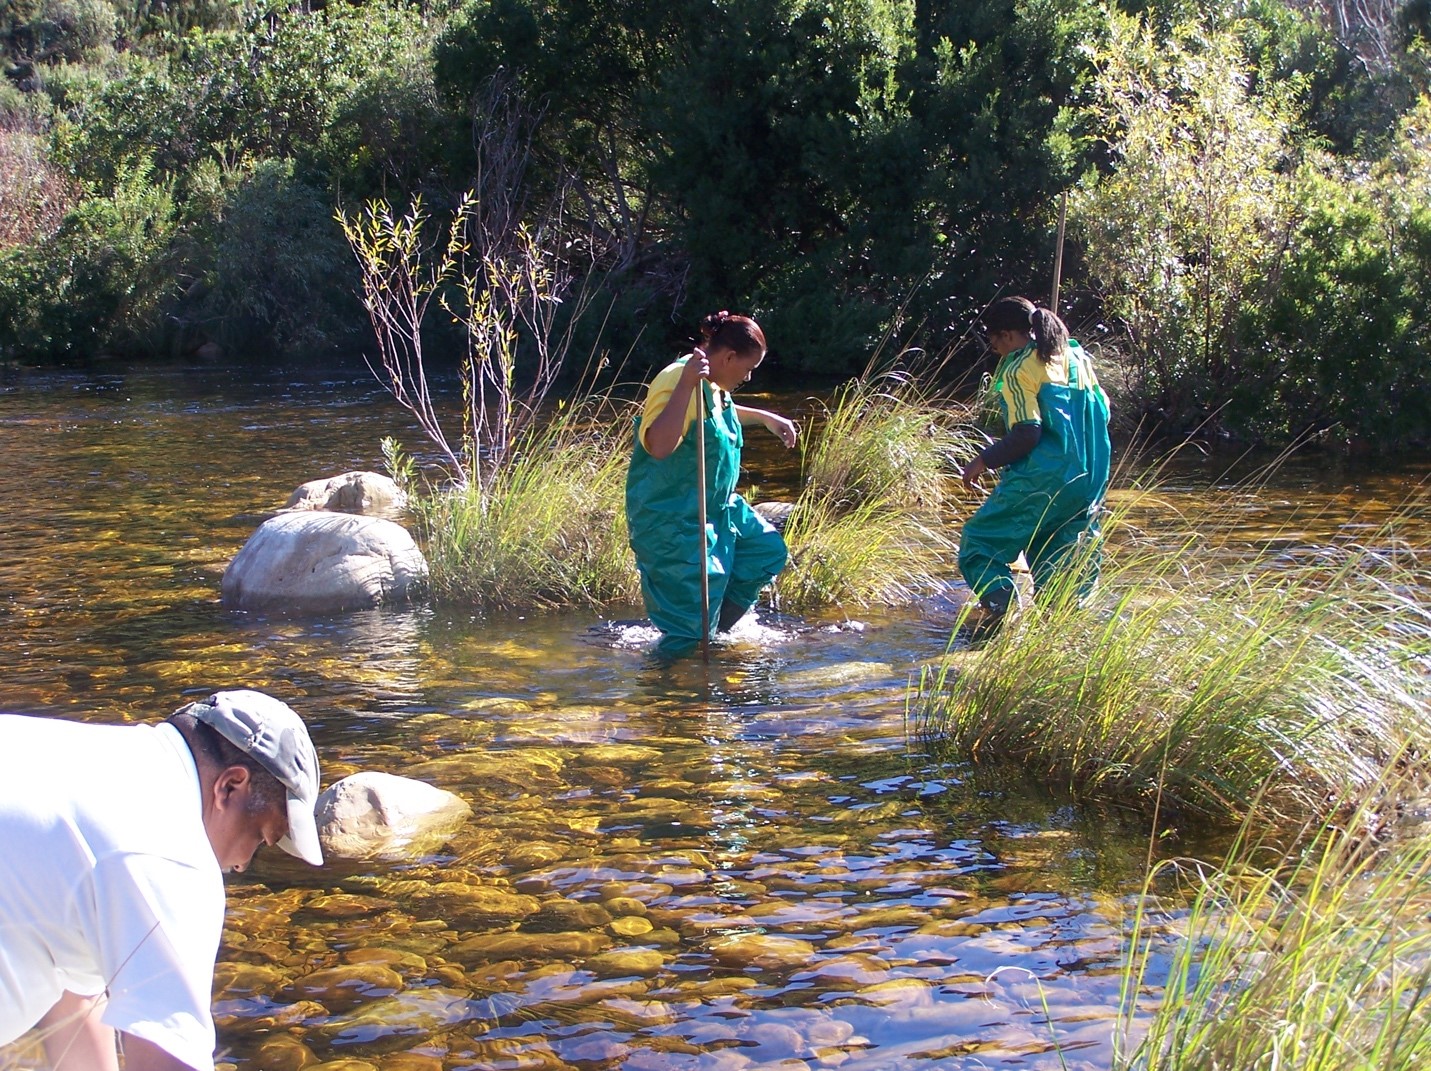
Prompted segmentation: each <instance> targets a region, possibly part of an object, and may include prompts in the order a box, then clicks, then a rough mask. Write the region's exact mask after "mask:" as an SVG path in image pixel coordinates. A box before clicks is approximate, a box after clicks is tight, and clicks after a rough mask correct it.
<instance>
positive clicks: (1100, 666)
mask: <svg viewBox="0 0 1431 1071" xmlns="http://www.w3.org/2000/svg"><path fill="white" fill-rule="evenodd" d="M1236 505H1237V503H1236V501H1235V500H1229V502H1228V503H1227V505H1226V507H1225V509H1224V511H1223V512H1222V513H1221V514H1220V515H1219V513H1218V510H1217V508H1216V507H1215V506H1212V505H1210V507H1209V515H1208V516H1206V517H1202V518H1199V521H1198V524H1199V527H1200V531H1201V532H1202V533H1205V534H1199V535H1196V536H1190V537H1187V538H1186V539H1184V540H1183V541H1181V542H1174V543H1171V544H1170V543H1167V542H1165V541H1155V540H1151V539H1141V538H1139V537H1138V536H1137V535H1136V533H1134V532H1133V531H1132V530H1131V528H1130V527H1129V526H1127V525H1122V524H1120V523H1119V521H1118V519H1117V518H1116V517H1115V520H1114V522H1113V523H1112V524H1111V525H1110V526H1109V527H1110V538H1109V544H1110V548H1111V549H1110V550H1109V552H1108V562H1107V564H1106V566H1105V569H1104V575H1103V581H1102V590H1101V594H1100V595H1099V596H1098V597H1097V598H1094V599H1092V600H1089V601H1088V604H1087V605H1085V604H1084V601H1083V600H1080V599H1079V598H1078V596H1077V594H1076V593H1075V592H1074V591H1073V590H1072V585H1065V586H1063V587H1062V588H1055V589H1054V590H1052V591H1050V592H1049V593H1048V597H1047V598H1046V599H1044V600H1042V601H1040V602H1039V603H1038V604H1036V605H1034V606H1032V607H1030V608H1028V609H1026V610H1025V611H1023V612H1022V613H1021V614H1019V615H1018V616H1017V617H1016V618H1015V619H1014V620H1013V621H1012V622H1011V623H1009V624H1007V625H1006V626H1005V628H1004V630H1003V631H1002V632H1000V633H998V634H996V636H995V637H994V638H993V639H992V640H991V641H990V642H989V643H988V644H987V646H985V647H984V648H983V649H982V650H980V651H978V652H959V651H951V653H950V654H949V655H948V656H946V658H945V659H944V660H943V661H942V662H941V663H939V664H937V665H935V666H931V667H927V668H926V669H925V671H924V672H923V674H922V676H921V679H920V681H919V685H918V690H917V693H916V694H914V695H913V696H912V697H911V706H912V714H913V717H914V720H915V723H916V724H917V726H918V728H919V731H920V732H922V733H923V734H924V735H925V736H926V737H928V738H929V739H930V740H931V741H932V743H933V744H934V746H935V747H936V748H937V749H941V750H943V751H944V752H945V753H946V754H950V753H952V754H956V755H958V756H961V757H969V758H972V759H974V760H975V761H999V762H1002V761H1012V762H1014V763H1017V764H1020V765H1022V766H1023V767H1024V768H1026V769H1027V770H1028V771H1030V772H1032V773H1033V774H1034V775H1035V776H1038V777H1041V778H1042V779H1044V780H1046V781H1047V782H1048V783H1049V784H1050V785H1052V786H1054V787H1055V788H1060V789H1063V790H1066V791H1068V792H1069V793H1071V794H1072V795H1073V796H1074V797H1080V798H1090V799H1101V800H1107V801H1111V802H1114V803H1117V804H1121V805H1125V806H1128V807H1131V808H1135V809H1141V810H1143V811H1145V812H1147V813H1149V814H1151V815H1162V816H1166V817H1173V818H1176V817H1178V816H1186V815H1189V814H1200V815H1206V816H1212V817H1214V818H1216V819H1222V820H1237V819H1240V818H1241V817H1243V816H1244V815H1245V814H1246V810H1247V807H1248V805H1249V803H1250V801H1252V800H1253V799H1260V800H1261V806H1262V807H1263V808H1264V813H1268V814H1277V815H1280V816H1282V817H1284V818H1295V819H1302V818H1305V817H1307V816H1317V815H1325V814H1329V813H1333V812H1335V811H1336V810H1338V809H1339V808H1343V807H1345V805H1346V801H1347V800H1348V799H1356V798H1357V795H1358V793H1360V792H1361V791H1363V790H1364V789H1365V788H1366V786H1368V785H1370V784H1372V783H1374V782H1375V781H1376V779H1377V778H1378V777H1379V776H1380V772H1381V770H1382V769H1383V768H1384V765H1385V763H1386V762H1387V760H1388V758H1389V757H1390V756H1391V755H1394V754H1400V753H1401V752H1402V750H1403V749H1404V748H1405V747H1406V746H1407V744H1408V743H1409V742H1411V741H1416V740H1421V741H1424V740H1425V739H1427V733H1428V731H1431V705H1429V704H1431V675H1429V674H1428V672H1427V670H1428V667H1431V613H1428V609H1427V604H1426V597H1425V593H1426V592H1427V591H1428V590H1431V577H1428V575H1427V573H1426V570H1425V568H1424V566H1422V565H1421V564H1420V563H1419V561H1418V558H1417V556H1416V555H1415V554H1414V553H1411V552H1409V551H1405V550H1404V549H1398V548H1397V546H1396V543H1395V538H1394V532H1388V533H1385V539H1384V540H1382V541H1381V544H1382V545H1381V546H1380V548H1379V549H1377V548H1370V547H1355V546H1349V545H1348V546H1339V547H1321V548H1315V549H1309V551H1308V553H1307V554H1304V555H1300V556H1299V555H1294V554H1287V553H1273V552H1271V551H1268V552H1266V553H1262V554H1256V553H1253V554H1246V555H1245V556H1244V557H1243V558H1241V559H1240V560H1236V561H1233V562H1229V558H1228V556H1227V555H1226V554H1225V553H1221V552H1217V553H1215V552H1214V551H1212V550H1210V549H1209V544H1210V543H1213V542H1216V541H1217V540H1218V538H1219V537H1218V534H1217V529H1218V528H1219V527H1220V526H1222V527H1224V528H1230V527H1231V526H1232V524H1233V521H1234V519H1235V510H1236Z"/></svg>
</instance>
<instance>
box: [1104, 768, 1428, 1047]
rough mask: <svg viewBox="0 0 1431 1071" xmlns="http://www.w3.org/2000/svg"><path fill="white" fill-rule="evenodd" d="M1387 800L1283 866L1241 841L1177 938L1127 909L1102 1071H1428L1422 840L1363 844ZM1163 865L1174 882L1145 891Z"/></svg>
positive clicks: (1208, 876) (1164, 921)
mask: <svg viewBox="0 0 1431 1071" xmlns="http://www.w3.org/2000/svg"><path fill="white" fill-rule="evenodd" d="M1399 795H1400V790H1399V788H1398V787H1397V786H1396V785H1395V775H1393V778H1392V781H1391V783H1390V784H1387V785H1379V786H1377V788H1376V791H1375V792H1373V793H1372V794H1371V795H1370V796H1369V797H1368V802H1367V803H1365V804H1363V805H1362V806H1361V807H1359V808H1358V809H1357V812H1356V813H1354V814H1353V815H1352V818H1353V821H1351V822H1348V823H1346V824H1345V825H1343V826H1342V827H1340V828H1334V827H1330V826H1326V827H1323V828H1322V829H1321V830H1320V832H1319V833H1318V834H1317V835H1315V836H1314V837H1313V838H1311V841H1310V843H1309V844H1308V846H1307V847H1305V848H1304V849H1303V850H1302V851H1300V852H1299V853H1298V855H1297V856H1296V858H1295V860H1294V862H1293V863H1292V864H1291V865H1290V866H1283V865H1281V858H1282V856H1281V853H1280V852H1278V851H1277V850H1276V849H1263V848H1261V847H1259V846H1258V845H1257V844H1256V843H1253V842H1249V841H1246V840H1243V841H1240V842H1239V843H1238V845H1237V846H1236V848H1235V849H1234V851H1233V853H1232V854H1231V856H1230V857H1229V861H1228V862H1227V863H1226V864H1225V865H1224V866H1223V867H1222V868H1221V869H1219V870H1216V871H1213V872H1211V873H1209V872H1207V871H1205V870H1203V871H1201V872H1200V873H1199V880H1198V883H1197V887H1196V892H1195V895H1194V897H1193V900H1192V906H1191V908H1190V910H1189V911H1188V912H1187V915H1186V917H1185V918H1184V919H1181V920H1178V924H1177V925H1175V926H1172V927H1170V926H1169V922H1170V921H1172V920H1170V919H1169V918H1168V917H1167V916H1159V915H1158V914H1157V913H1156V912H1154V911H1153V910H1152V909H1150V908H1147V907H1145V908H1143V909H1142V910H1140V912H1139V913H1138V916H1137V917H1136V919H1135V927H1134V932H1133V934H1132V938H1131V948H1132V954H1131V955H1130V956H1129V959H1128V962H1127V964H1126V966H1125V967H1124V974H1123V999H1122V1007H1121V1009H1120V1016H1119V1031H1118V1038H1119V1045H1118V1051H1117V1054H1116V1056H1115V1059H1114V1063H1113V1067H1114V1068H1115V1071H1219V1069H1229V1071H1230V1069H1236V1071H1264V1069H1265V1071H1274V1069H1275V1071H1363V1069H1366V1068H1383V1069H1388V1071H1419V1069H1421V1068H1424V1067H1428V1066H1431V927H1428V926H1427V923H1426V919H1427V915H1428V912H1431V884H1428V879H1431V834H1428V833H1427V831H1425V830H1424V829H1422V830H1418V831H1413V832H1411V833H1410V834H1408V835H1405V836H1402V837H1400V838H1393V839H1392V840H1391V841H1390V842H1389V844H1387V845H1384V846H1381V847H1378V846H1376V845H1371V844H1368V842H1367V838H1366V836H1365V834H1364V832H1363V830H1364V828H1365V827H1366V826H1368V825H1371V824H1374V823H1375V822H1377V821H1379V820H1380V818H1381V815H1380V814H1379V813H1376V812H1379V810H1380V809H1381V808H1382V807H1384V806H1385V804H1386V802H1387V800H1389V799H1395V798H1397V797H1398V796H1399ZM1269 858H1272V859H1275V860H1277V862H1276V863H1275V864H1272V865H1271V866H1270V868H1269V864H1268V859H1269ZM1169 869H1172V870H1173V871H1174V872H1176V873H1178V874H1182V873H1184V872H1185V870H1184V868H1183V867H1181V866H1180V865H1178V864H1175V863H1165V864H1163V865H1162V867H1160V870H1159V872H1155V875H1154V876H1153V877H1152V878H1150V884H1151V882H1152V881H1154V880H1157V881H1159V882H1161V881H1162V880H1163V878H1164V877H1165V876H1166V874H1167V872H1168V870H1169ZM1144 902H1145V903H1147V902H1148V901H1147V900H1146V899H1145V901H1144ZM1170 930H1171V931H1172V932H1169V931H1170ZM1164 972H1166V978H1164V977H1163V974H1164ZM1159 990H1161V1000H1160V1001H1159V1002H1158V1003H1157V1004H1156V1005H1155V1006H1154V1007H1153V1009H1152V1010H1151V1011H1149V1010H1147V1004H1148V1003H1149V1002H1150V1001H1151V1000H1152V999H1155V998H1156V996H1157V994H1158V992H1159Z"/></svg>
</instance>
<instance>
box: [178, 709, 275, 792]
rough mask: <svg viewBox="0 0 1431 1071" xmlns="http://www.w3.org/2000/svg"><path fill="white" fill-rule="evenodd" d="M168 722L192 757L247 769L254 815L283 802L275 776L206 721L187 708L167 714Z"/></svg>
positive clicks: (223, 765)
mask: <svg viewBox="0 0 1431 1071" xmlns="http://www.w3.org/2000/svg"><path fill="white" fill-rule="evenodd" d="M169 722H170V723H171V724H172V725H173V726H174V727H175V728H176V729H178V730H179V731H180V733H182V734H183V736H184V740H185V741H186V742H187V743H188V745H189V750H190V751H193V752H194V753H195V754H194V758H195V759H196V760H197V759H199V758H201V757H202V758H203V759H205V760H206V761H207V762H209V763H210V764H211V765H213V766H214V767H215V768H216V769H219V770H226V769H228V768H229V767H230V766H242V767H243V768H244V769H246V770H247V771H248V772H249V778H250V780H251V782H252V784H253V793H252V795H251V796H250V798H249V812H250V813H254V814H256V813H259V812H262V811H267V810H270V809H273V808H278V807H282V806H284V805H285V804H286V801H287V799H288V790H287V789H285V788H284V787H283V783H282V782H281V781H279V780H278V778H276V777H274V776H273V774H271V773H269V772H268V770H267V769H266V768H265V767H264V765H263V763H261V762H259V761H258V760H257V759H255V758H254V757H253V756H252V755H250V754H249V753H248V752H247V751H244V750H243V749H242V748H240V747H239V746H238V745H236V744H234V743H233V742H231V741H230V740H228V739H227V738H225V737H224V735H223V734H222V733H220V732H219V731H218V730H217V729H215V728H214V727H213V726H212V725H210V724H209V723H208V722H203V721H200V720H199V719H198V718H197V717H195V716H194V715H193V714H192V713H190V712H189V708H188V707H181V708H180V709H178V710H176V711H174V713H173V714H171V715H170V716H169ZM200 752H202V756H201V755H200V754H199V753H200Z"/></svg>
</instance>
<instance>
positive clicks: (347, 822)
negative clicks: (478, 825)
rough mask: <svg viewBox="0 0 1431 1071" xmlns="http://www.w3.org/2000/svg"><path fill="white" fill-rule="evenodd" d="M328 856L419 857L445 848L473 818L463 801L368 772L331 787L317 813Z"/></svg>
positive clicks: (417, 783)
mask: <svg viewBox="0 0 1431 1071" xmlns="http://www.w3.org/2000/svg"><path fill="white" fill-rule="evenodd" d="M315 813H316V815H317V819H318V839H319V840H320V841H322V843H323V852H324V854H325V855H333V856H337V857H339V858H342V859H369V858H372V857H374V856H394V855H407V854H410V855H418V854H422V853H423V852H425V851H428V850H430V849H432V848H436V847H438V846H440V845H441V844H443V843H444V842H445V841H446V840H447V838H448V837H450V836H451V835H452V833H453V832H454V831H455V830H456V829H457V828H458V827H460V826H461V825H462V824H463V823H464V822H466V821H467V819H468V818H470V817H471V815H472V808H471V807H470V806H468V804H467V801H466V800H464V799H462V797H460V796H458V795H455V794H454V793H451V792H448V791H447V790H446V789H441V788H435V787H433V786H432V785H429V784H427V783H426V782H425V781H415V780H413V779H412V778H411V777H398V776H397V775H396V774H388V773H379V772H377V771H376V770H365V771H364V772H362V773H356V774H353V775H352V776H350V777H345V778H343V779H342V780H341V781H335V782H334V783H333V784H331V785H329V786H328V787H327V788H326V789H325V790H324V791H323V793H322V794H321V795H320V796H319V797H318V803H317V806H316V808H315Z"/></svg>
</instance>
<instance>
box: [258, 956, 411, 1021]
mask: <svg viewBox="0 0 1431 1071" xmlns="http://www.w3.org/2000/svg"><path fill="white" fill-rule="evenodd" d="M402 989H403V980H402V976H401V975H400V974H398V973H397V971H395V970H393V969H392V968H390V967H385V966H383V965H382V964H380V963H345V964H342V965H341V966H338V967H325V968H323V969H322V970H317V971H314V972H313V973H311V974H306V975H304V976H303V977H302V978H298V979H296V980H295V981H294V982H293V983H292V984H291V985H289V986H288V988H287V989H286V990H285V991H284V993H283V996H284V997H285V998H286V999H289V1000H315V1001H317V1002H318V1003H319V1004H322V1005H323V1006H324V1007H325V1008H327V1009H328V1010H329V1011H332V1012H343V1011H348V1010H349V1009H352V1008H356V1007H357V1006H358V1005H360V1004H366V1003H368V1002H370V1001H374V1000H379V999H381V998H383V997H390V996H392V995H393V994H394V993H398V992H401V991H402Z"/></svg>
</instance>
